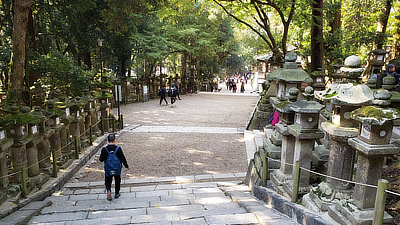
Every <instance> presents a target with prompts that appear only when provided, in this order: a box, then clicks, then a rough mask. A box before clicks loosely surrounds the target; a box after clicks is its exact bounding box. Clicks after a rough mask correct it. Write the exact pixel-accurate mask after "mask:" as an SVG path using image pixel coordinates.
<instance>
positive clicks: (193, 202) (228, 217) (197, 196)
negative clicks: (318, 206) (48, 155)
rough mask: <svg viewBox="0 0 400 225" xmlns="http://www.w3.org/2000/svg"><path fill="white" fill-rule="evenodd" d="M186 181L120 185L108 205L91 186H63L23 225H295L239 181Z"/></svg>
mask: <svg viewBox="0 0 400 225" xmlns="http://www.w3.org/2000/svg"><path fill="white" fill-rule="evenodd" d="M220 177H221V179H224V176H222V175H221V176H220ZM175 179H177V178H175ZM180 179H181V178H180ZM225 179H226V178H225ZM159 180H163V181H166V180H168V179H167V178H163V179H161V178H160V179H159ZM189 181H192V182H182V183H177V184H165V183H162V182H160V183H156V184H155V183H153V184H154V185H144V184H149V183H143V184H142V185H136V184H137V182H133V180H130V182H128V183H130V184H134V185H136V186H128V187H124V188H123V189H121V197H120V198H118V199H113V200H112V201H107V200H106V194H105V193H104V188H97V185H98V184H97V183H95V184H92V185H91V184H90V183H68V187H64V188H63V191H60V192H58V193H56V194H53V196H51V197H49V198H47V199H46V200H47V201H51V202H52V204H51V206H48V207H45V208H44V209H43V210H41V212H40V214H39V215H37V216H35V217H33V218H32V219H31V220H30V221H29V223H28V224H65V225H66V224H129V223H146V224H147V223H149V224H270V222H271V224H277V222H278V221H279V222H281V224H295V222H294V220H292V219H289V218H287V217H286V216H285V215H283V214H281V213H279V212H277V211H276V210H274V209H271V208H268V207H267V206H266V204H265V203H264V202H262V201H259V200H257V199H256V198H255V197H254V196H253V195H252V194H251V192H250V190H249V188H248V187H247V186H246V185H243V184H241V181H237V180H231V181H225V180H222V181H221V180H215V181H209V182H194V181H195V180H189ZM102 189H103V190H102ZM266 221H268V223H266ZM272 222H273V223H272ZM275 222H276V223H275Z"/></svg>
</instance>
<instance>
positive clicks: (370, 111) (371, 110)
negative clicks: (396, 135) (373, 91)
mask: <svg viewBox="0 0 400 225" xmlns="http://www.w3.org/2000/svg"><path fill="white" fill-rule="evenodd" d="M351 114H352V116H357V117H367V118H375V119H377V120H382V119H384V118H385V119H395V118H394V114H397V115H400V111H399V110H398V109H392V110H391V111H388V112H384V111H383V110H382V109H381V108H377V107H374V106H366V107H362V108H359V109H356V110H354V111H353V112H352V113H351Z"/></svg>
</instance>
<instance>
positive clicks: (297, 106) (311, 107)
mask: <svg viewBox="0 0 400 225" xmlns="http://www.w3.org/2000/svg"><path fill="white" fill-rule="evenodd" d="M324 107H325V106H324V105H322V104H320V103H318V102H315V101H307V100H299V101H297V102H294V103H292V104H290V108H291V109H292V110H293V111H295V112H298V113H319V111H320V110H321V109H322V108H324Z"/></svg>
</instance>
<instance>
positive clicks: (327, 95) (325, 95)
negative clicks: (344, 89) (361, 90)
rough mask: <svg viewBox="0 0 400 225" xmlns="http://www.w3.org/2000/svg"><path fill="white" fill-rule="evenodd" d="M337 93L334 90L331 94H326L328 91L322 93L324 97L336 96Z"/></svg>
mask: <svg viewBox="0 0 400 225" xmlns="http://www.w3.org/2000/svg"><path fill="white" fill-rule="evenodd" d="M337 94H338V93H336V91H334V92H333V93H332V94H328V93H326V94H324V97H325V98H331V97H333V96H336V95H337Z"/></svg>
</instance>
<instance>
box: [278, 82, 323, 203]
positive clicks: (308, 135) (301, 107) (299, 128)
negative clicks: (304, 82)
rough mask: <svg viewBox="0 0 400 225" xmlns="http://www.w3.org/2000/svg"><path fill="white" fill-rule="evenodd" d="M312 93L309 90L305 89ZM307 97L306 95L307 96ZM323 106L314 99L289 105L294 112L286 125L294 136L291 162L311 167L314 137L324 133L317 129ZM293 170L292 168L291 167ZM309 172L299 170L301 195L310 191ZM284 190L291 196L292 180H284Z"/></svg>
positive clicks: (321, 136)
mask: <svg viewBox="0 0 400 225" xmlns="http://www.w3.org/2000/svg"><path fill="white" fill-rule="evenodd" d="M306 92H308V93H312V88H311V90H306ZM307 98H308V97H307ZM323 107H324V106H323V105H321V104H319V103H317V102H314V101H304V100H300V101H297V102H295V103H292V104H291V105H290V108H291V109H292V110H293V111H294V112H295V117H294V118H295V122H294V124H293V125H289V126H288V131H289V133H290V134H291V135H293V136H294V137H295V138H296V141H295V147H294V155H293V162H301V164H302V167H303V168H306V169H310V168H311V158H312V152H313V149H314V144H315V139H319V138H323V137H324V134H323V133H322V132H321V131H320V130H318V118H319V111H320V110H321V109H322V108H323ZM293 172H294V168H293ZM309 180H310V173H309V172H307V171H305V170H301V172H300V179H299V194H300V195H303V194H306V193H307V192H309V191H310V189H311V185H310V184H309ZM283 187H284V189H285V191H286V192H287V193H288V194H289V195H290V196H292V193H293V181H292V180H289V181H286V182H285V183H284V185H283Z"/></svg>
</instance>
